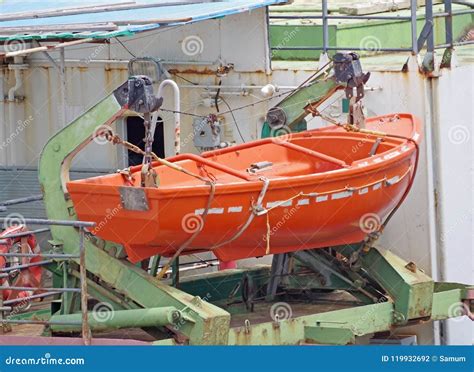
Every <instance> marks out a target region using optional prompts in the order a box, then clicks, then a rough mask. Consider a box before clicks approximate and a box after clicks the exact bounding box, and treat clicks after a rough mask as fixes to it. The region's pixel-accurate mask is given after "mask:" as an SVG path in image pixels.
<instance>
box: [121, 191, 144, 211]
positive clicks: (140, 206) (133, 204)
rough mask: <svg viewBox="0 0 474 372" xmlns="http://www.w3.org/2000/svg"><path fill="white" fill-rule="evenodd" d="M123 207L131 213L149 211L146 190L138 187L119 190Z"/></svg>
mask: <svg viewBox="0 0 474 372" xmlns="http://www.w3.org/2000/svg"><path fill="white" fill-rule="evenodd" d="M119 192H120V200H121V201H122V207H123V208H124V209H126V210H129V211H147V210H149V205H148V199H147V197H146V194H145V190H144V189H142V188H138V187H127V186H122V187H120V188H119Z"/></svg>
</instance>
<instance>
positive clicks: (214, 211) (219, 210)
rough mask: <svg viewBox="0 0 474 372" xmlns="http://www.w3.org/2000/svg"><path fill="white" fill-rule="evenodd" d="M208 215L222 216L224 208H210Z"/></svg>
mask: <svg viewBox="0 0 474 372" xmlns="http://www.w3.org/2000/svg"><path fill="white" fill-rule="evenodd" d="M207 213H208V214H222V213H224V208H211V209H209V212H207Z"/></svg>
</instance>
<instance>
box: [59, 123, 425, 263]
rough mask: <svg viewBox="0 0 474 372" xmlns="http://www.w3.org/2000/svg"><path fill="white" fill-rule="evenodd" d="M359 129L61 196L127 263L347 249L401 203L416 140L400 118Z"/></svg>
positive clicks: (282, 142)
mask: <svg viewBox="0 0 474 372" xmlns="http://www.w3.org/2000/svg"><path fill="white" fill-rule="evenodd" d="M365 129H366V130H365V131H364V132H357V131H346V130H345V129H343V128H341V127H340V126H330V127H325V128H323V129H317V130H312V131H306V132H301V133H297V134H296V133H292V134H289V135H286V136H280V137H275V138H267V139H262V140H258V141H253V142H248V143H244V144H241V145H237V146H233V147H229V148H226V149H220V150H215V151H210V152H206V153H203V154H202V155H201V156H198V155H193V154H181V155H178V156H175V157H172V158H168V159H167V160H168V161H169V162H172V163H173V164H175V165H177V166H179V167H182V168H183V169H184V170H185V171H186V173H184V172H179V171H177V170H176V169H173V168H171V167H169V166H166V165H162V164H160V163H158V162H156V163H153V168H154V170H155V171H156V173H157V174H158V177H159V180H160V184H159V186H158V187H156V188H152V187H141V186H140V171H141V166H137V167H133V168H131V170H130V174H129V175H128V176H124V175H123V174H119V173H118V174H111V175H106V176H100V177H94V178H88V179H84V180H79V181H72V182H69V183H68V184H67V188H68V191H69V193H70V196H71V198H72V201H73V204H74V208H75V210H76V212H77V215H78V217H79V218H80V219H81V220H85V221H94V222H96V224H97V225H96V227H95V228H94V229H93V230H91V233H93V234H95V235H97V236H99V237H101V238H103V239H106V240H110V241H113V242H116V243H120V244H122V245H123V246H124V247H125V249H126V251H127V253H128V258H129V260H130V261H132V262H138V261H141V260H143V259H146V258H148V257H151V256H153V255H158V254H159V255H164V256H172V255H174V254H176V253H177V252H178V253H179V254H183V255H185V254H189V253H196V252H203V251H213V252H214V253H215V255H216V256H217V258H219V259H220V260H222V261H230V260H236V259H242V258H247V257H258V256H263V255H265V254H274V253H284V252H291V251H297V250H301V249H313V248H324V247H328V246H336V245H342V244H351V243H356V242H360V241H362V240H364V238H366V237H367V235H368V234H370V233H371V232H376V231H377V230H378V228H379V227H380V225H381V224H382V223H383V221H384V219H385V218H386V217H387V216H388V215H389V214H390V213H391V212H392V211H393V210H394V209H395V208H397V206H398V205H399V204H400V203H401V202H402V201H403V199H404V197H405V196H406V194H407V192H408V190H409V188H410V185H411V182H412V180H413V177H414V175H415V170H416V162H417V156H418V154H417V151H418V143H419V141H420V137H421V129H420V123H419V121H418V120H417V119H416V118H414V117H413V116H412V115H410V114H396V115H386V116H380V117H374V118H370V119H368V120H367V122H366V127H365ZM381 133H385V134H386V135H382V134H381ZM190 174H191V175H190ZM193 175H198V177H193ZM206 180H208V181H207V182H205V181H206Z"/></svg>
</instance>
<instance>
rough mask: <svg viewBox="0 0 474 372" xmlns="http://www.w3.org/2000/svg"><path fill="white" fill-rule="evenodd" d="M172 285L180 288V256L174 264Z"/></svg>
mask: <svg viewBox="0 0 474 372" xmlns="http://www.w3.org/2000/svg"><path fill="white" fill-rule="evenodd" d="M171 275H172V285H173V287H176V288H178V286H179V256H178V257H176V259H175V260H174V262H173V270H172V273H171Z"/></svg>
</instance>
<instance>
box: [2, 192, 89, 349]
mask: <svg viewBox="0 0 474 372" xmlns="http://www.w3.org/2000/svg"><path fill="white" fill-rule="evenodd" d="M40 199H41V197H40V196H32V197H27V198H19V199H12V200H8V201H5V202H0V206H4V207H5V208H6V206H10V205H15V204H20V203H26V202H30V201H35V200H40ZM8 221H9V218H8V217H6V218H5V217H4V218H0V224H1V225H3V224H4V223H5V222H8ZM21 223H22V224H25V225H40V226H41V225H43V226H68V227H75V228H78V229H79V254H78V255H71V254H64V253H58V252H51V253H43V252H40V253H17V252H4V253H1V252H0V257H5V258H35V257H40V258H41V259H44V260H41V261H37V262H30V263H27V264H14V265H13V266H9V267H4V268H0V279H2V278H8V277H10V276H11V274H12V273H15V272H18V271H22V270H26V269H29V268H31V267H39V266H45V265H49V264H52V263H54V262H55V261H71V260H77V259H78V260H79V282H80V288H68V287H66V286H64V287H62V288H43V287H24V286H0V327H2V328H4V327H5V325H8V324H42V325H81V330H82V339H83V342H84V344H85V345H90V344H91V338H92V336H91V330H90V327H89V322H88V312H87V297H88V295H87V276H86V251H85V244H84V237H85V228H88V227H93V226H95V223H94V222H84V221H68V220H49V219H38V218H24V219H22V220H21ZM47 231H49V228H47V229H45V228H43V229H37V230H32V231H25V232H20V233H14V234H10V235H6V236H3V238H2V239H0V244H6V243H8V242H9V241H10V239H13V238H18V237H23V236H28V235H32V234H37V233H42V232H47ZM66 274H67V273H66V272H65V273H64V275H66ZM5 290H13V291H34V292H36V291H38V292H42V293H38V294H33V295H30V296H26V297H21V298H14V299H9V300H5V301H4V300H3V291H5ZM64 293H80V296H81V315H82V316H81V322H80V323H72V322H58V321H51V320H33V319H12V318H13V316H12V314H11V313H12V311H13V310H14V309H15V305H17V306H18V304H21V303H25V302H30V301H31V300H34V299H40V298H41V299H43V298H46V297H51V296H55V295H59V294H64ZM8 313H10V314H8ZM14 315H17V314H14Z"/></svg>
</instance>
